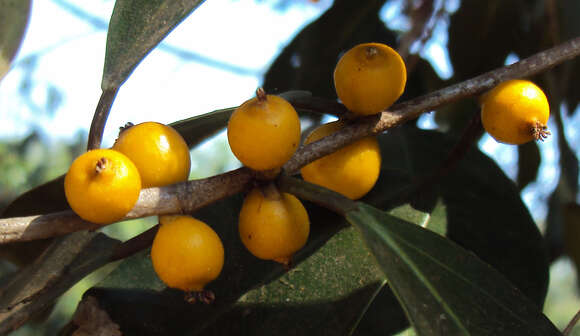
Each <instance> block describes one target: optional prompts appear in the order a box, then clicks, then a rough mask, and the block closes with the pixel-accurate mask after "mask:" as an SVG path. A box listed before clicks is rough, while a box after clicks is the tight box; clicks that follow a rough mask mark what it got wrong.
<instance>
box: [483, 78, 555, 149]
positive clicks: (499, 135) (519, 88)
mask: <svg viewBox="0 0 580 336" xmlns="http://www.w3.org/2000/svg"><path fill="white" fill-rule="evenodd" d="M549 116H550V105H549V104H548V99H547V98H546V95H545V94H544V92H543V91H542V89H540V88H539V87H537V86H536V85H535V84H534V83H532V82H530V81H527V80H519V79H515V80H509V81H505V82H503V83H501V84H499V85H498V86H496V87H495V88H493V89H492V90H491V91H489V92H488V93H486V94H485V95H484V96H482V98H481V122H482V123H483V127H484V128H485V130H486V131H487V132H488V133H489V134H490V135H491V136H492V137H493V138H494V139H496V140H497V141H499V142H504V143H508V144H514V145H520V144H523V143H526V142H529V141H532V140H534V139H535V140H543V139H544V138H546V137H547V136H548V135H549V134H550V132H548V131H547V126H546V124H547V122H548V117H549Z"/></svg>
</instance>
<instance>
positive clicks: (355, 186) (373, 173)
mask: <svg viewBox="0 0 580 336" xmlns="http://www.w3.org/2000/svg"><path fill="white" fill-rule="evenodd" d="M343 127H344V122H342V121H335V122H331V123H328V124H324V125H322V126H320V127H318V128H317V129H315V130H314V131H313V132H312V133H311V134H310V135H309V136H308V137H307V138H306V141H305V142H304V143H305V144H308V143H311V142H314V141H316V140H319V139H322V138H323V137H325V136H328V135H330V134H332V133H334V132H336V131H338V130H340V129H341V128H343ZM380 172H381V151H380V148H379V143H378V141H377V139H376V138H375V137H366V138H362V139H360V140H357V141H355V142H353V143H351V144H349V145H348V146H346V147H343V148H341V149H339V150H338V151H336V152H334V153H332V154H330V155H327V156H325V157H322V158H320V159H318V160H316V161H313V162H311V163H309V164H307V165H306V166H304V167H302V169H301V170H300V173H301V174H302V177H303V178H304V180H306V181H308V182H311V183H314V184H318V185H320V186H323V187H325V188H328V189H330V190H334V191H336V192H338V193H341V194H343V195H344V196H346V197H348V198H350V199H359V198H361V197H363V196H364V195H366V193H368V192H369V191H370V190H371V189H372V188H373V186H374V185H375V183H376V182H377V179H378V178H379V174H380Z"/></svg>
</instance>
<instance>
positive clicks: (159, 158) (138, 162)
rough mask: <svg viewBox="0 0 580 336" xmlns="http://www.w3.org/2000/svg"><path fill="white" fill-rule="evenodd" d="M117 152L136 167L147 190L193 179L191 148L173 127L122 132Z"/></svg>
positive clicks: (141, 127)
mask: <svg viewBox="0 0 580 336" xmlns="http://www.w3.org/2000/svg"><path fill="white" fill-rule="evenodd" d="M113 149H114V150H117V151H119V152H121V153H123V154H125V155H127V156H128V157H129V158H130V159H131V160H132V161H133V163H135V166H137V169H139V173H140V174H141V182H142V183H143V188H150V187H161V186H164V185H168V184H173V183H177V182H182V181H185V180H187V178H188V177H189V169H190V167H191V159H190V157H189V148H188V147H187V143H186V142H185V140H183V138H182V137H181V135H180V134H179V133H178V132H177V131H176V130H174V129H173V128H172V127H170V126H166V125H163V124H160V123H157V122H144V123H141V124H138V125H134V126H129V127H128V128H126V129H124V130H122V131H121V133H120V134H119V137H118V138H117V140H116V141H115V144H114V145H113Z"/></svg>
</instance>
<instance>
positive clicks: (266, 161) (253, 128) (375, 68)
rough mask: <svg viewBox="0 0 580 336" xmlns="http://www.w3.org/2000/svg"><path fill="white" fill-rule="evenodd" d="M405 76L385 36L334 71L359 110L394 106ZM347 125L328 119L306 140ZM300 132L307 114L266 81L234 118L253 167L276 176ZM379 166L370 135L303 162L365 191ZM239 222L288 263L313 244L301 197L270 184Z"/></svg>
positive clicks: (254, 194) (258, 247) (235, 135)
mask: <svg viewBox="0 0 580 336" xmlns="http://www.w3.org/2000/svg"><path fill="white" fill-rule="evenodd" d="M406 78H407V74H406V69H405V64H404V62H403V60H402V59H401V57H400V56H399V54H397V52H396V51H394V50H393V49H391V48H390V47H388V46H386V45H384V44H379V43H365V44H361V45H358V46H355V47H354V48H352V49H351V50H349V51H348V52H346V53H345V54H344V55H343V56H342V57H341V59H340V60H339V62H338V64H337V66H336V69H335V72H334V84H335V87H336V92H337V95H338V97H339V98H340V99H341V101H342V102H343V103H344V105H345V106H346V107H347V108H348V109H349V110H351V111H352V112H353V113H354V114H356V115H359V116H365V115H371V114H375V113H379V112H381V111H383V110H384V109H386V108H388V107H389V106H390V105H391V104H392V103H393V102H394V101H395V100H397V98H399V96H400V95H401V94H402V93H403V90H404V88H405V83H406ZM345 125H347V121H345V120H339V121H336V122H331V123H328V124H325V125H322V126H320V127H319V128H317V129H315V130H314V131H313V132H312V133H311V134H310V135H309V136H308V137H307V138H306V140H305V144H308V143H311V142H314V141H316V140H319V139H321V138H323V137H325V136H328V135H330V134H333V133H335V132H337V131H339V130H340V129H342V128H343V127H344V126H345ZM300 135H301V129H300V119H299V117H298V114H297V113H296V110H295V109H294V108H293V107H292V105H291V104H290V103H288V102H287V101H286V100H284V99H283V98H281V97H278V96H274V95H267V94H266V93H265V92H264V90H262V89H258V90H257V91H256V97H255V98H252V99H250V100H248V101H246V102H245V103H243V104H242V105H241V106H240V107H238V108H237V109H236V110H235V111H234V113H233V114H232V116H231V118H230V120H229V123H228V141H229V144H230V148H231V149H232V152H233V153H234V155H235V156H236V157H237V158H238V159H239V160H240V162H242V163H243V164H244V165H245V166H247V167H249V168H251V169H253V170H256V171H262V172H270V173H271V172H273V174H272V173H271V174H269V175H270V176H275V174H276V173H277V172H278V171H279V169H280V168H281V167H282V166H283V165H284V164H285V163H286V162H287V161H288V160H289V159H290V158H291V157H292V155H294V153H295V152H296V150H297V148H298V145H299V143H300ZM380 166H381V154H380V149H379V144H378V142H377V139H376V138H375V137H367V138H363V139H361V140H358V141H356V142H354V143H352V144H350V145H348V146H346V147H344V148H342V149H340V150H338V151H336V152H334V153H332V154H330V155H328V156H326V157H323V158H320V159H318V160H316V161H314V162H312V163H310V164H308V165H306V166H304V167H303V168H302V170H301V174H302V177H303V178H304V179H305V180H306V181H309V182H311V183H315V184H318V185H321V186H324V187H326V188H328V189H331V190H334V191H336V192H339V193H341V194H343V195H345V196H347V197H349V198H351V199H358V198H361V197H362V196H364V195H365V194H366V193H368V192H369V191H370V190H371V189H372V187H373V186H374V185H375V183H376V181H377V179H378V176H379V173H380ZM265 175H268V174H265ZM238 228H239V234H240V238H241V240H242V242H243V243H244V245H245V246H246V248H247V249H248V250H249V251H250V252H251V253H252V254H254V255H255V256H256V257H258V258H261V259H267V260H274V261H277V262H280V263H282V264H288V263H289V261H290V259H291V257H292V255H293V254H294V253H295V252H296V251H298V250H299V249H301V248H302V247H303V246H304V245H305V244H306V241H307V239H308V235H309V230H310V223H309V219H308V214H307V213H306V210H305V208H304V206H303V205H302V203H301V202H300V201H299V200H298V199H297V198H296V197H294V196H293V195H290V194H287V193H283V192H280V191H279V190H277V189H276V187H275V186H274V185H273V184H266V187H257V188H255V189H254V190H252V191H251V192H250V193H249V194H248V195H247V196H246V198H245V199H244V203H243V205H242V210H241V212H240V218H239V226H238Z"/></svg>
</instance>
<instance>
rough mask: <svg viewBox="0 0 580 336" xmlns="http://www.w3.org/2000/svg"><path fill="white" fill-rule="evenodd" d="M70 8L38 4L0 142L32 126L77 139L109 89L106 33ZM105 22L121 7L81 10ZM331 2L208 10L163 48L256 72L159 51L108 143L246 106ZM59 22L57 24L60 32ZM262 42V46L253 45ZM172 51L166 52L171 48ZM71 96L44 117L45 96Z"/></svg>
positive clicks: (219, 5)
mask: <svg viewBox="0 0 580 336" xmlns="http://www.w3.org/2000/svg"><path fill="white" fill-rule="evenodd" d="M59 3H65V4H66V3H67V2H65V1H64V0H58V1H56V0H54V1H34V2H33V10H32V16H31V19H30V24H29V27H28V30H27V33H26V35H25V39H24V43H23V45H22V47H21V50H20V52H19V54H18V57H17V59H16V60H15V62H14V69H13V70H12V71H11V72H9V73H8V75H7V76H6V77H5V78H4V80H3V81H2V82H1V83H0V113H1V120H2V122H1V123H0V137H13V136H22V135H25V134H27V133H28V132H29V131H30V129H31V127H32V128H35V127H37V128H42V129H43V130H44V131H45V132H46V133H48V134H50V135H51V136H55V137H70V136H72V135H73V134H74V133H75V132H77V131H78V130H79V129H85V130H87V129H88V126H89V125H90V123H91V119H92V116H93V112H94V109H95V107H96V104H97V102H98V99H99V96H100V93H101V90H100V81H101V76H102V68H103V59H104V55H105V43H106V31H105V30H104V29H103V28H102V27H95V26H93V25H91V24H90V23H88V22H87V21H85V20H82V19H79V18H78V17H76V16H74V15H72V14H71V13H70V12H69V11H67V10H66V9H64V8H63V6H61V5H59ZM80 4H82V6H84V7H82V9H83V10H85V11H87V12H88V13H90V14H91V15H94V16H95V17H97V18H100V19H101V20H102V21H103V22H107V21H108V20H109V17H110V15H111V12H112V10H113V5H114V2H113V1H89V2H81V3H79V2H75V3H74V5H75V6H79V5H80ZM328 4H329V1H321V2H320V3H319V4H316V5H312V4H309V3H306V1H304V2H299V3H298V4H296V5H292V6H290V7H289V8H288V9H287V10H285V11H272V10H271V7H270V6H268V5H264V4H260V3H259V2H257V1H254V0H239V1H232V0H212V1H207V2H205V3H204V4H202V5H201V6H200V7H199V8H198V9H197V10H196V11H195V12H194V13H193V14H192V15H191V16H189V17H188V18H187V19H186V20H185V21H184V22H182V23H181V24H180V25H179V26H178V27H177V28H176V29H175V30H174V31H173V32H172V33H171V34H170V35H169V36H168V37H167V38H166V39H165V40H164V42H163V44H164V45H165V46H169V47H178V48H181V49H185V50H189V51H192V52H194V53H197V54H200V55H202V56H205V57H207V58H209V59H214V60H216V61H221V62H225V63H228V64H231V65H234V66H237V67H240V68H244V69H248V70H249V71H248V72H250V74H243V75H240V74H236V73H232V72H229V71H224V70H221V69H219V68H215V67H210V66H207V65H204V64H200V63H196V62H192V61H183V60H181V59H180V58H179V57H176V56H174V55H173V54H171V53H169V52H167V51H164V48H163V47H162V48H157V49H155V50H153V51H152V52H151V54H150V55H149V56H148V57H146V58H145V60H144V61H143V62H142V63H141V64H140V65H139V66H138V67H137V69H136V70H135V72H134V73H133V74H132V76H131V77H130V78H129V80H128V81H127V82H126V83H125V84H124V85H123V86H122V88H121V90H120V91H119V94H118V96H117V99H116V101H115V103H114V105H113V109H112V111H111V116H110V118H109V120H108V124H107V129H106V130H105V137H104V138H105V139H104V142H105V144H107V143H110V142H111V141H113V140H114V138H115V137H116V134H117V132H118V127H119V126H122V125H124V124H125V123H126V122H127V121H132V122H134V123H137V122H141V121H146V120H156V121H159V122H164V123H168V122H172V121H176V120H180V119H184V118H188V117H191V116H193V115H197V114H201V113H205V112H210V111H213V110H215V109H219V108H224V107H231V106H236V105H239V104H240V103H241V102H243V101H244V100H246V99H247V98H249V97H250V96H251V95H252V93H253V92H254V90H255V89H256V87H257V86H258V85H259V82H260V78H261V75H262V73H263V72H264V71H265V70H267V67H268V65H269V63H270V62H271V61H272V60H273V59H274V57H275V56H276V55H277V53H278V52H279V51H280V49H281V48H283V47H284V45H285V44H286V43H287V42H288V41H289V40H290V39H291V38H292V36H293V35H294V33H295V32H296V30H297V29H298V28H299V27H301V26H303V25H305V24H307V23H308V22H310V20H312V19H313V18H315V17H317V16H318V15H319V13H321V11H323V10H324V9H326V8H327V6H328ZM55 18H58V24H55ZM256 35H260V38H259V39H257V38H255V36H256ZM165 50H167V48H165ZM38 53H41V54H42V55H41V56H42V57H39V58H37V59H36V60H37V66H36V69H35V71H34V72H33V73H32V74H27V73H26V72H25V71H24V68H23V67H21V66H19V65H20V64H22V63H23V62H25V61H26V60H27V59H28V60H29V59H30V57H29V56H30V55H34V54H38ZM25 76H33V77H32V78H33V80H34V84H35V86H34V87H32V88H31V90H32V92H31V97H32V101H33V104H34V105H36V106H38V107H39V108H38V109H37V108H31V106H30V105H29V104H28V103H26V102H25V101H24V100H23V99H15V97H18V95H19V85H20V82H21V80H22V78H23V77H25ZM50 86H54V87H56V88H58V89H59V90H60V91H61V92H63V93H64V94H65V95H66V96H65V97H63V100H62V105H61V106H59V108H58V109H56V113H55V114H54V115H50V114H47V113H45V112H41V110H43V109H44V108H43V107H44V106H45V105H46V103H47V99H48V97H47V94H46V92H47V88H49V87H50Z"/></svg>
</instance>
